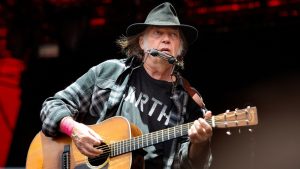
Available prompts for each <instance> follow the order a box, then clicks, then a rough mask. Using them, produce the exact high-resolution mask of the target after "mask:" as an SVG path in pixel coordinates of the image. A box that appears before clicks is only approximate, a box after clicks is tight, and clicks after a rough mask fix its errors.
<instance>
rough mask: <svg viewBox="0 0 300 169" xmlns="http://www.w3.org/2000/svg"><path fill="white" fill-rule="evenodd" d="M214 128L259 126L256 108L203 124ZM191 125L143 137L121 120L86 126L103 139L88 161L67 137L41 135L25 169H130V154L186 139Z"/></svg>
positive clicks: (29, 151) (33, 142)
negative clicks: (163, 143) (176, 139)
mask: <svg viewBox="0 0 300 169" xmlns="http://www.w3.org/2000/svg"><path fill="white" fill-rule="evenodd" d="M206 121H207V122H208V123H209V124H210V125H211V126H212V127H213V128H232V127H243V126H252V125H257V124H258V118H257V109H256V107H250V106H248V107H247V108H245V109H236V110H234V111H226V112H225V113H222V114H218V115H216V116H212V118H210V119H207V120H206ZM192 125H193V122H190V123H185V124H182V125H178V126H175V127H170V128H167V129H163V130H159V131H155V132H152V133H147V134H142V133H141V131H140V130H139V128H138V127H136V126H135V125H133V124H130V123H129V121H128V120H127V119H126V118H124V117H121V116H115V117H112V118H109V119H107V120H105V121H103V122H101V123H99V124H95V125H89V127H90V128H92V129H93V130H95V131H96V132H97V133H99V135H101V137H102V138H103V139H104V143H102V144H101V145H100V146H98V147H97V148H100V149H102V150H103V152H104V153H103V154H101V155H100V156H98V157H95V158H89V157H87V156H85V155H83V154H81V153H80V152H79V150H78V149H77V148H76V146H75V144H74V143H73V142H72V139H71V138H70V137H68V136H64V135H63V136H59V137H54V138H53V137H47V136H45V135H44V134H43V133H42V132H41V131H40V132H39V133H37V135H36V136H35V137H34V139H33V140H32V142H31V144H30V147H29V150H28V153H27V159H26V169H59V168H61V169H87V168H91V169H96V168H97V169H99V168H100V169H102V168H103V169H129V168H132V166H133V164H132V159H133V157H132V152H133V151H134V150H138V149H141V148H144V147H147V146H151V145H154V144H157V143H161V142H165V141H167V140H171V139H175V138H178V137H182V136H186V135H187V134H188V129H189V128H190V127H191V126H192Z"/></svg>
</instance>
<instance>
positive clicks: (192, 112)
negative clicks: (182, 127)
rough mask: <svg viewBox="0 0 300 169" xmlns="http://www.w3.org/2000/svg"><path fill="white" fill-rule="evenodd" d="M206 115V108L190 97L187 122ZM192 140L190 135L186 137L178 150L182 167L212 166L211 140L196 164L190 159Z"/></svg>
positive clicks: (206, 168)
mask: <svg viewBox="0 0 300 169" xmlns="http://www.w3.org/2000/svg"><path fill="white" fill-rule="evenodd" d="M203 116H204V109H203V108H200V107H199V105H198V104H197V103H195V102H194V101H193V99H192V98H191V97H190V98H189V102H188V105H187V116H186V117H185V122H186V123H187V122H192V121H194V120H196V119H198V118H199V117H203ZM190 145H191V142H190V141H189V139H188V137H185V138H184V139H183V140H181V144H180V148H179V152H178V158H179V163H180V168H181V169H208V168H209V167H210V166H211V162H212V153H211V141H210V140H209V143H208V144H207V147H205V149H204V152H203V153H202V156H201V157H199V161H201V162H200V163H199V164H198V165H199V166H194V165H193V163H192V162H191V160H190V159H189V148H190Z"/></svg>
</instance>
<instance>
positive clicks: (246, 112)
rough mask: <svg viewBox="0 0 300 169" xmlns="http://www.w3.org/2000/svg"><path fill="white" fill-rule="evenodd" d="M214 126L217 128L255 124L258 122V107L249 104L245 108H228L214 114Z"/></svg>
mask: <svg viewBox="0 0 300 169" xmlns="http://www.w3.org/2000/svg"><path fill="white" fill-rule="evenodd" d="M211 124H212V127H215V128H232V127H243V126H253V125H257V124H258V118H257V109H256V107H250V106H248V107H247V108H245V109H235V110H234V111H229V110H227V111H226V112H225V113H222V114H218V115H216V116H212V119H211Z"/></svg>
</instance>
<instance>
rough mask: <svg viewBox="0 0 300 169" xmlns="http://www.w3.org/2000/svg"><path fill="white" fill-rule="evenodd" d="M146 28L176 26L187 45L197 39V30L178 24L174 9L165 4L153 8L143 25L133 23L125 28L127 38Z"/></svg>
mask: <svg viewBox="0 0 300 169" xmlns="http://www.w3.org/2000/svg"><path fill="white" fill-rule="evenodd" d="M148 26H177V27H179V28H180V29H181V31H182V32H183V34H184V37H185V39H186V40H187V42H188V43H189V44H191V43H193V42H194V41H195V40H196V39H197V37H198V30H197V29H196V28H195V27H193V26H191V25H185V24H180V22H179V19H178V16H177V13H176V10H175V8H174V7H173V6H172V4H171V3H169V2H165V3H162V4H160V5H158V6H156V7H155V8H153V9H152V10H151V11H150V12H149V14H148V15H147V18H146V20H145V21H144V23H134V24H131V25H129V26H128V27H127V29H126V33H127V35H128V36H133V35H136V34H138V33H141V32H142V31H144V30H145V29H146V28H147V27H148Z"/></svg>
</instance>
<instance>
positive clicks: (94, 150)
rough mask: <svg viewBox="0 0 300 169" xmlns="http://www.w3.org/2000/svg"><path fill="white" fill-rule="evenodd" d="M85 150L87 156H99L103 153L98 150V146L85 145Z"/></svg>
mask: <svg viewBox="0 0 300 169" xmlns="http://www.w3.org/2000/svg"><path fill="white" fill-rule="evenodd" d="M84 148H85V150H86V151H87V153H88V155H89V156H99V155H100V154H102V153H103V151H102V150H101V149H100V148H99V146H96V147H95V146H94V145H92V144H85V147H84Z"/></svg>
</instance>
